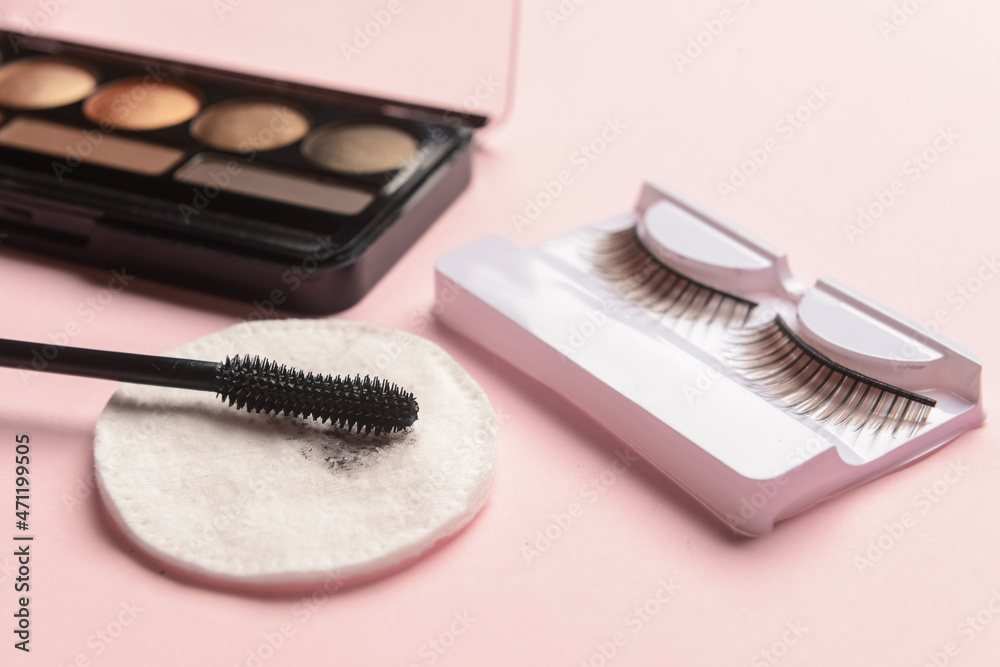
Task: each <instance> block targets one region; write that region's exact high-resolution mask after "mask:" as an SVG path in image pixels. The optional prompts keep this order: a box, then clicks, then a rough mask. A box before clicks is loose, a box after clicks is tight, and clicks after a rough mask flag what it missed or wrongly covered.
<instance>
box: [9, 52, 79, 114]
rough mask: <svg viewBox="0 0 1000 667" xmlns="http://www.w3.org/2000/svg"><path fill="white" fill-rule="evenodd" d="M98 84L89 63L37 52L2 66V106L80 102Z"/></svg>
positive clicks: (34, 106)
mask: <svg viewBox="0 0 1000 667" xmlns="http://www.w3.org/2000/svg"><path fill="white" fill-rule="evenodd" d="M96 85H97V76H96V75H95V74H94V73H93V72H92V71H91V70H90V69H88V68H87V67H85V66H83V65H81V64H78V63H76V62H73V61H71V60H66V59H64V58H57V57H52V56H34V57H31V58H24V59H22V60H15V61H13V62H10V63H7V64H6V65H3V66H0V106H5V107H10V108H12V109H23V110H37V109H54V108H56V107H61V106H65V105H67V104H72V103H73V102H79V101H80V100H82V99H83V98H84V97H86V96H87V95H88V94H89V93H90V92H91V91H92V90H93V89H94V86H96Z"/></svg>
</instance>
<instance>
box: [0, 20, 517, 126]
mask: <svg viewBox="0 0 1000 667" xmlns="http://www.w3.org/2000/svg"><path fill="white" fill-rule="evenodd" d="M519 9H520V0H502V1H497V0H494V1H491V2H483V3H474V2H467V1H462V0H419V1H417V0H352V1H351V2H329V0H291V1H290V2H282V3H276V2H255V1H250V0H143V2H135V1H134V0H73V2H52V3H39V2H37V0H3V6H2V7H0V29H6V30H11V31H15V32H19V33H24V34H26V35H30V36H35V35H38V36H45V37H51V38H54V39H60V40H65V41H73V42H80V43H84V44H90V45H93V46H100V47H103V48H108V49H115V50H122V51H131V52H135V53H141V54H146V55H150V56H154V57H158V58H164V59H170V60H177V61H182V62H190V63H195V64H200V65H206V66H210V67H218V68H222V69H230V70H234V71H238V72H244V73H247V74H254V75H258V76H265V77H269V78H274V79H287V80H291V81H295V82H298V83H306V84H311V85H316V86H322V87H325V88H335V89H338V90H345V91H348V92H351V93H359V94H363V95H369V96H372V97H376V98H379V99H380V100H384V101H385V102H386V109H385V111H386V112H387V113H390V114H393V115H399V116H418V117H421V118H424V119H431V118H429V117H435V116H436V117H440V118H442V119H444V120H445V121H446V122H449V123H450V124H462V125H467V126H470V127H482V126H484V125H486V124H487V123H490V124H496V122H497V121H499V120H500V119H501V118H502V117H503V116H505V115H506V113H507V112H508V110H509V106H510V103H511V101H512V100H513V88H514V75H515V71H516V69H515V67H514V63H515V59H516V53H517V50H516V43H517V30H518V17H519Z"/></svg>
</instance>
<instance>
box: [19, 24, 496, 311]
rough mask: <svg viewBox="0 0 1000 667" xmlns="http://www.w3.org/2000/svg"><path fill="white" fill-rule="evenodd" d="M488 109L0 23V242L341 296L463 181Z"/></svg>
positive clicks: (385, 261) (218, 280) (224, 285)
mask: <svg viewBox="0 0 1000 667" xmlns="http://www.w3.org/2000/svg"><path fill="white" fill-rule="evenodd" d="M485 122H486V118H485V117H484V116H479V115H475V114H461V113H456V112H453V111H448V110H445V109H440V108H435V107H430V106H422V105H418V104H406V103H402V102H394V101H387V100H384V99H381V98H378V97H369V96H365V95H359V94H355V93H348V92H342V91H337V90H331V89H326V88H320V87H316V86H311V85H304V84H299V83H294V82H289V81H282V80H276V79H268V78H264V77H259V76H251V75H246V74H241V73H238V72H232V71H224V70H220V69H215V68H210V67H203V66H199V65H196V64H191V63H182V62H177V61H174V60H163V59H157V58H153V57H146V56H143V55H139V54H134V53H125V52H120V51H112V50H107V49H101V48H96V47H92V46H86V45H82V44H77V43H69V42H64V41H56V40H51V39H44V38H38V37H26V36H23V35H19V34H14V33H4V32H0V232H2V233H4V234H6V238H5V242H6V243H10V244H15V245H19V246H23V247H28V248H31V249H34V250H38V251H42V252H45V253H48V254H55V255H59V256H62V257H66V258H71V259H74V260H80V261H85V262H89V263H95V264H98V265H102V266H107V267H114V268H121V267H122V266H127V267H128V268H129V270H131V271H134V272H136V273H137V274H139V275H142V276H149V277H154V278H160V279H166V280H169V281H172V282H174V283H178V284H182V285H184V286H187V287H190V288H193V289H196V290H198V291H204V292H214V293H219V294H224V295H227V296H231V297H234V298H237V299H241V300H244V301H247V302H250V301H257V300H267V301H269V302H271V303H274V304H275V305H277V306H280V307H282V308H287V309H291V310H297V311H301V312H312V313H324V312H332V311H336V310H341V309H344V308H347V307H349V306H351V305H353V304H354V303H356V302H357V301H358V300H359V299H360V298H361V297H362V296H363V295H364V294H365V293H366V292H367V290H368V289H369V288H370V287H371V286H372V285H374V283H375V282H376V281H377V280H378V279H379V278H380V277H381V276H382V275H383V274H384V273H385V272H386V271H387V270H388V269H389V268H390V267H391V266H392V265H393V263H394V262H395V261H396V260H397V259H398V258H399V257H400V256H401V255H402V254H403V253H404V252H405V251H406V250H407V249H408V248H409V247H410V245H412V243H413V242H414V241H415V240H416V239H417V238H418V237H419V235H420V234H421V233H423V231H424V230H425V229H426V228H427V227H428V226H429V225H430V224H431V223H432V222H433V221H434V219H435V218H436V217H437V216H438V215H439V214H440V213H441V212H442V211H443V210H444V209H445V208H446V207H447V206H448V205H449V204H450V203H451V202H452V201H453V200H454V199H455V197H457V196H458V194H459V193H460V192H461V191H462V190H463V189H464V188H465V186H466V185H467V183H468V182H469V179H470V156H469V152H470V151H469V144H470V141H471V137H472V134H473V129H474V128H476V127H480V126H482V125H483V124H485Z"/></svg>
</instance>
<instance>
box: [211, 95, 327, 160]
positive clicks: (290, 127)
mask: <svg viewBox="0 0 1000 667" xmlns="http://www.w3.org/2000/svg"><path fill="white" fill-rule="evenodd" d="M308 131H309V120H308V119H307V118H306V116H305V115H304V114H303V113H302V112H300V111H298V110H296V109H294V108H292V107H290V106H288V105H287V104H284V103H282V102H280V101H277V100H266V99H239V100H228V101H226V102H220V103H219V104H216V105H214V106H211V107H209V108H207V109H205V111H204V112H202V113H201V115H199V116H198V117H197V118H195V119H194V121H192V123H191V136H193V137H194V138H195V139H197V140H198V141H200V142H201V143H203V144H205V145H206V146H210V147H212V148H217V149H219V150H224V151H249V150H260V151H266V150H272V149H275V148H281V147H283V146H287V145H289V144H292V143H295V142H296V141H298V140H299V139H301V138H302V137H303V136H305V134H306V132H308Z"/></svg>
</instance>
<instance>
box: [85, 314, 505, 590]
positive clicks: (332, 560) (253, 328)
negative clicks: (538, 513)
mask: <svg viewBox="0 0 1000 667" xmlns="http://www.w3.org/2000/svg"><path fill="white" fill-rule="evenodd" d="M236 354H254V355H261V356H265V357H267V358H269V359H271V360H273V361H276V362H278V363H283V364H288V365H289V366H293V367H295V368H297V369H299V370H304V371H312V372H316V373H324V374H327V373H328V374H332V375H338V374H340V375H352V376H353V375H355V374H361V375H362V377H363V376H364V375H366V374H370V375H377V376H378V377H380V378H384V379H387V380H389V381H391V382H395V383H397V384H399V385H400V386H401V387H402V388H404V389H406V390H408V391H411V392H413V394H414V395H415V396H416V398H417V401H418V403H419V406H420V412H419V417H418V419H417V421H416V423H415V424H414V425H413V426H412V427H410V428H409V429H407V430H406V431H403V432H401V433H395V434H381V435H374V434H369V435H365V434H352V433H348V432H345V431H344V430H342V429H338V428H334V427H331V426H330V425H329V424H319V423H317V422H314V421H311V420H304V419H297V418H290V417H277V416H273V415H259V414H250V413H247V412H245V411H238V410H236V409H235V408H231V407H229V406H227V405H225V404H224V403H223V402H222V401H220V400H219V399H218V398H217V397H215V396H214V395H212V394H211V393H207V392H198V391H189V390H183V389H168V388H161V387H148V386H142V385H131V384H127V385H123V386H122V388H121V389H119V390H118V391H117V392H116V393H115V395H114V396H113V397H112V398H111V400H110V401H109V402H108V405H107V406H106V407H105V409H104V412H103V413H102V415H101V417H100V419H99V420H98V422H97V429H96V437H95V444H94V459H95V463H96V467H97V481H98V486H99V488H100V491H101V496H102V498H103V499H104V502H105V505H106V506H107V508H108V510H109V513H110V514H111V516H112V517H113V519H114V521H115V522H116V523H117V524H118V526H119V527H120V528H121V529H122V530H123V532H124V533H125V534H126V535H127V536H128V537H130V538H131V539H132V540H133V541H134V542H135V543H136V544H138V545H139V546H140V547H141V548H142V549H143V550H145V551H147V552H149V554H151V555H152V556H153V557H154V558H156V559H157V560H159V561H161V562H164V563H167V564H169V565H172V566H175V567H177V568H179V569H181V570H184V571H186V572H190V573H192V574H195V575H199V576H207V577H211V578H213V579H218V580H223V581H225V582H230V583H232V582H237V583H247V584H264V585H275V586H279V587H280V586H283V585H289V584H307V583H311V582H319V581H324V580H329V579H330V578H331V577H337V578H342V579H348V578H351V577H356V576H359V575H372V574H373V573H377V572H379V571H382V570H384V569H386V568H390V567H392V566H395V565H399V564H400V563H402V562H404V561H406V560H408V559H411V558H412V557H414V556H416V555H417V554H419V553H421V552H423V551H425V550H427V549H428V548H430V547H431V546H432V545H433V544H434V543H435V542H437V541H438V540H440V539H442V538H443V537H446V536H448V535H450V534H452V533H454V532H455V531H457V530H458V529H460V528H461V527H462V526H464V525H465V524H467V523H468V522H469V521H470V520H471V519H472V517H473V516H474V515H475V514H476V512H477V511H478V510H479V509H480V508H481V507H482V505H483V503H484V502H485V500H486V493H487V489H488V487H489V484H490V479H491V476H492V470H493V463H494V460H495V459H496V454H497V437H496V419H495V417H494V414H493V411H492V409H491V408H490V405H489V402H488V401H487V399H486V395H485V394H484V393H483V391H482V389H480V387H479V386H478V385H477V384H476V383H475V381H474V380H473V379H472V378H471V377H469V375H468V374H467V373H466V372H465V371H464V370H463V369H462V367H461V366H459V365H458V363H456V362H455V361H454V360H453V359H452V358H451V357H449V356H448V355H447V354H446V353H445V352H444V351H443V350H442V349H441V348H439V347H438V346H437V345H435V344H433V343H431V342H429V341H427V340H424V339H423V338H420V337H418V336H414V335H411V334H407V333H404V332H402V331H396V330H394V329H389V328H385V327H379V326H375V325H371V324H364V323H358V322H347V321H311V320H285V321H267V322H257V323H253V324H250V323H243V324H240V325H237V326H234V327H231V328H229V329H226V330H224V331H222V332H219V333H216V334H212V335H210V336H206V337H204V338H201V339H199V340H196V341H194V342H192V343H189V344H187V345H184V346H182V347H180V348H178V349H176V350H173V351H172V352H170V353H168V355H169V356H173V357H182V358H189V359H202V360H210V361H222V360H223V359H225V357H226V356H227V355H228V356H232V355H236Z"/></svg>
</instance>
